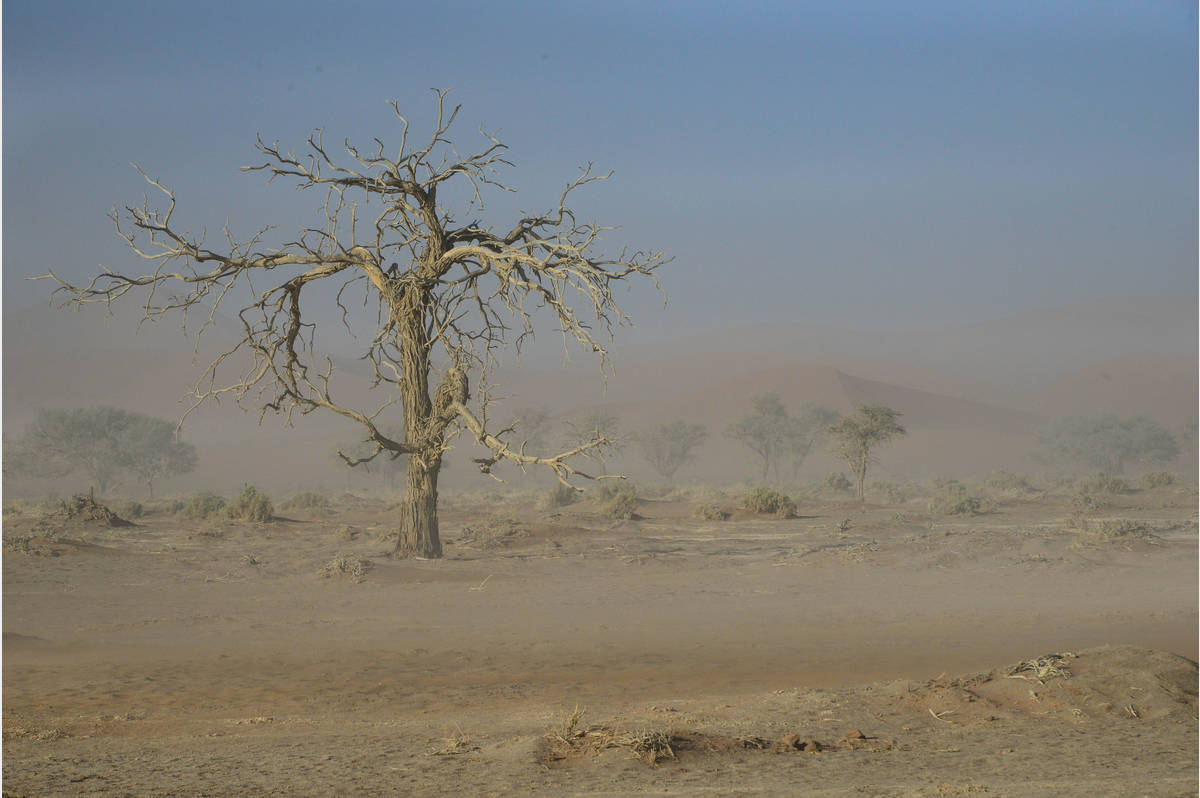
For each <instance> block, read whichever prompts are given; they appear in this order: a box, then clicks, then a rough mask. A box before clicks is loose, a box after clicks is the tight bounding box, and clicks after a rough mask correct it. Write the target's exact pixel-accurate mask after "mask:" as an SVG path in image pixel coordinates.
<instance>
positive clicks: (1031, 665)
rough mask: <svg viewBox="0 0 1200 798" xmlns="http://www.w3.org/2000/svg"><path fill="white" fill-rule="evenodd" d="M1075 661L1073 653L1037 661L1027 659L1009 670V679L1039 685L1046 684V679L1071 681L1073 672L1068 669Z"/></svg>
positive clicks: (1050, 656)
mask: <svg viewBox="0 0 1200 798" xmlns="http://www.w3.org/2000/svg"><path fill="white" fill-rule="evenodd" d="M1073 659H1075V655H1074V654H1072V653H1071V652H1069V651H1068V652H1065V653H1062V654H1046V655H1045V656H1041V657H1037V658H1036V659H1027V660H1025V661H1024V662H1019V663H1017V664H1016V665H1014V666H1012V667H1011V668H1009V669H1008V674H1007V675H1008V678H1010V679H1027V680H1029V681H1032V682H1037V683H1038V684H1045V680H1046V679H1055V678H1062V679H1070V678H1071V670H1070V668H1068V667H1067V662H1068V661H1069V660H1073Z"/></svg>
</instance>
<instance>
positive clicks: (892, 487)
mask: <svg viewBox="0 0 1200 798" xmlns="http://www.w3.org/2000/svg"><path fill="white" fill-rule="evenodd" d="M868 489H869V490H870V491H871V492H872V493H873V494H874V495H876V496H880V497H882V498H883V500H884V501H886V502H887V503H888V504H900V503H901V502H904V501H906V500H907V499H908V494H907V493H906V492H905V491H904V489H903V488H901V487H900V486H899V485H897V484H896V483H894V482H883V481H880V482H872V483H871V484H870V485H869V486H868Z"/></svg>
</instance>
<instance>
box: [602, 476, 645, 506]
mask: <svg viewBox="0 0 1200 798" xmlns="http://www.w3.org/2000/svg"><path fill="white" fill-rule="evenodd" d="M625 495H629V496H637V488H636V487H634V485H633V483H631V482H627V481H625V480H622V479H606V480H604V481H603V482H601V483H600V486H599V487H598V488H596V490H595V496H596V499H597V500H598V501H602V502H610V501H612V500H613V499H615V498H617V497H618V496H625Z"/></svg>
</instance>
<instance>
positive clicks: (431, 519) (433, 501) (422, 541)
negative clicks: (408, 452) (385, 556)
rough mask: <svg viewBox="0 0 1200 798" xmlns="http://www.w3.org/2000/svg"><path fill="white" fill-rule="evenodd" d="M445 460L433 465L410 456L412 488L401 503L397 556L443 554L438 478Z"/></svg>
mask: <svg viewBox="0 0 1200 798" xmlns="http://www.w3.org/2000/svg"><path fill="white" fill-rule="evenodd" d="M440 469H441V463H440V462H438V461H436V460H435V461H434V464H433V465H432V467H430V468H424V467H422V465H421V464H419V463H418V462H417V458H416V456H415V455H413V456H411V457H409V462H408V489H407V490H406V491H405V493H404V501H403V503H402V504H401V505H400V534H399V539H398V540H397V541H396V550H395V552H393V555H392V556H394V557H421V558H425V559H436V558H438V557H441V556H442V539H441V536H440V535H439V533H438V516H437V499H438V494H437V480H438V471H439V470H440Z"/></svg>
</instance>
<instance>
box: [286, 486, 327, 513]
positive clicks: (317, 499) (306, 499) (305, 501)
mask: <svg viewBox="0 0 1200 798" xmlns="http://www.w3.org/2000/svg"><path fill="white" fill-rule="evenodd" d="M280 508H281V509H284V510H321V511H326V510H328V509H329V499H328V498H326V497H325V496H322V495H321V494H320V493H313V492H312V491H305V492H304V493H297V494H296V495H295V496H293V497H292V498H290V499H288V500H287V501H285V502H284V503H283V504H281V505H280Z"/></svg>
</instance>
